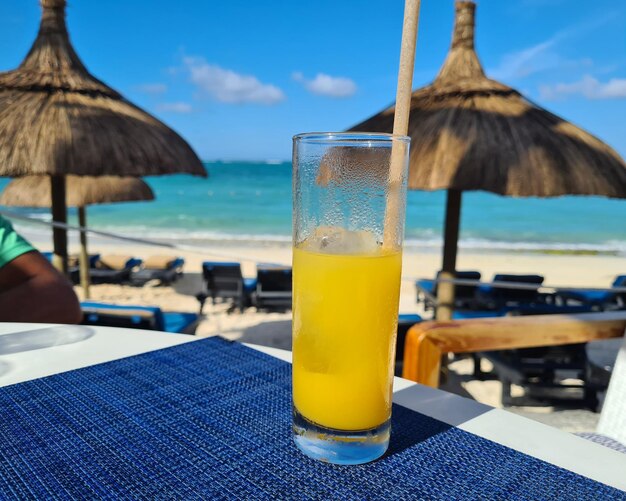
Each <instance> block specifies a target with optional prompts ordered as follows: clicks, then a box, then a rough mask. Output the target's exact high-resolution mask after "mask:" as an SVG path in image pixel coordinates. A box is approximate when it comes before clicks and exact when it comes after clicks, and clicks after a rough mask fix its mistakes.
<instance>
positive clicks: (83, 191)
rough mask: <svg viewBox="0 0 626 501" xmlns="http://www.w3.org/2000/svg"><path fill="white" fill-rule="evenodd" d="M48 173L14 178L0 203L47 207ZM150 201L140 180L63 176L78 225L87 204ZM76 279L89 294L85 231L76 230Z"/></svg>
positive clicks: (83, 220)
mask: <svg viewBox="0 0 626 501" xmlns="http://www.w3.org/2000/svg"><path fill="white" fill-rule="evenodd" d="M50 184H51V181H50V177H49V176H26V177H20V178H17V179H14V180H13V181H11V182H10V183H9V184H7V185H6V187H5V188H4V190H3V191H2V194H0V205H9V206H15V207H51V206H52V196H51V193H52V190H51V189H50ZM147 200H154V193H153V192H152V188H150V186H148V184H147V183H146V182H145V181H143V180H142V179H139V178H136V177H118V176H101V177H91V176H67V192H66V204H67V206H69V207H78V221H79V226H81V227H82V228H85V227H86V226H87V211H86V207H87V206H88V205H96V204H108V203H115V202H135V201H137V202H138V201H147ZM80 243H81V252H80V256H79V259H80V282H81V284H82V287H83V290H84V292H85V297H89V282H90V280H89V257H88V256H89V253H88V252H87V234H86V232H84V231H82V230H81V232H80Z"/></svg>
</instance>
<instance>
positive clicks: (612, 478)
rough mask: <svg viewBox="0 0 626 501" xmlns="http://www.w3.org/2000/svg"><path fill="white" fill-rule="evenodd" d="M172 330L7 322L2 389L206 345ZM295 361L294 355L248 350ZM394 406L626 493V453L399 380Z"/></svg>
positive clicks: (1, 329) (0, 341) (1, 349)
mask: <svg viewBox="0 0 626 501" xmlns="http://www.w3.org/2000/svg"><path fill="white" fill-rule="evenodd" d="M198 339H199V338H196V337H194V336H189V335H184V334H169V333H164V332H155V331H143V330H138V329H120V328H112V327H93V326H79V325H71V326H70V325H51V324H17V323H0V386H7V385H10V384H16V383H20V382H23V381H28V380H31V379H37V378H40V377H44V376H49V375H52V374H57V373H59V372H65V371H68V370H72V369H78V368H81V367H87V366H90V365H94V364H98V363H102V362H108V361H110V360H116V359H119V358H123V357H127V356H131V355H137V354H140V353H145V352H148V351H152V350H157V349H160V348H167V347H169V346H175V345H177V344H182V343H189V342H193V341H196V340H198ZM248 346H250V347H251V348H254V349H257V350H259V351H262V352H264V353H267V354H269V355H272V356H274V357H276V358H280V359H282V360H285V361H287V362H291V353H290V352H287V351H283V350H278V349H275V348H267V347H262V346H253V345H248ZM394 402H395V403H397V404H400V405H403V406H405V407H408V408H409V409H413V410H415V411H418V412H420V413H422V414H425V415H427V416H431V417H433V418H435V419H437V420H439V421H443V422H444V423H447V424H450V425H453V426H456V427H458V428H460V429H462V430H465V431H468V432H470V433H473V434H475V435H478V436H481V437H484V438H487V439H489V440H492V441H494V442H498V443H500V444H502V445H505V446H507V447H511V448H513V449H516V450H518V451H520V452H523V453H525V454H528V455H530V456H534V457H536V458H538V459H541V460H544V461H547V462H549V463H552V464H555V465H557V466H560V467H562V468H566V469H568V470H571V471H573V472H576V473H578V474H580V475H584V476H586V477H589V478H591V479H594V480H597V481H599V482H602V483H605V484H608V485H611V486H613V487H617V488H619V489H622V490H626V454H623V453H620V452H617V451H614V450H611V449H608V448H606V447H604V446H602V445H599V444H596V443H593V442H590V441H588V440H585V439H583V438H580V437H577V436H575V435H572V434H570V433H567V432H563V431H560V430H557V429H555V428H551V427H550V426H547V425H544V424H542V423H538V422H535V421H531V420H529V419H527V418H524V417H522V416H517V415H515V414H512V413H510V412H507V411H505V410H502V409H494V408H492V407H489V406H487V405H483V404H480V403H478V402H475V401H473V400H469V399H466V398H463V397H459V396H457V395H453V394H451V393H446V392H444V391H441V390H436V389H433V388H429V387H426V386H422V385H418V384H415V383H413V382H411V381H408V380H405V379H401V378H395V380H394Z"/></svg>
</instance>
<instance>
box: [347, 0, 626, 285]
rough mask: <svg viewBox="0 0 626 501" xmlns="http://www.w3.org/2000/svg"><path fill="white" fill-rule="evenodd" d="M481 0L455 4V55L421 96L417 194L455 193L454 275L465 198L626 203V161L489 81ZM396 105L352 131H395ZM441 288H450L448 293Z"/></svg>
mask: <svg viewBox="0 0 626 501" xmlns="http://www.w3.org/2000/svg"><path fill="white" fill-rule="evenodd" d="M474 11H475V4H474V2H466V1H463V2H457V3H456V21H455V26H454V33H453V37H452V46H451V48H450V52H449V53H448V56H447V58H446V60H445V62H444V64H443V67H442V68H441V70H440V71H439V74H438V75H437V77H436V78H435V81H434V82H433V83H432V84H430V85H427V86H426V87H423V88H421V89H418V90H416V91H415V92H413V95H412V97H411V111H410V118H409V135H410V136H411V154H410V173H409V187H410V188H413V189H420V190H439V189H447V190H448V205H447V215H446V232H445V233H446V234H445V237H444V238H445V241H446V242H445V247H444V265H443V271H444V272H446V271H448V272H450V273H453V272H454V261H455V260H456V240H457V236H458V219H459V211H460V204H461V198H460V197H461V195H460V192H461V191H465V190H485V191H491V192H493V193H498V194H500V195H510V196H522V197H526V196H537V197H552V196H560V195H569V194H577V195H602V196H607V197H616V198H626V164H625V163H624V161H623V160H622V159H621V158H620V156H619V155H618V154H617V153H616V152H615V151H614V150H613V149H612V148H610V147H609V146H608V145H606V144H605V143H603V142H602V141H600V140H599V139H598V138H596V137H594V136H592V135H591V134H589V133H588V132H586V131H584V130H582V129H581V128H579V127H577V126H575V125H573V124H571V123H569V122H567V121H565V120H564V119H562V118H560V117H558V116H556V115H554V114H553V113H550V112H549V111H547V110H545V109H543V108H541V107H540V106H538V105H536V104H534V103H532V102H531V101H529V100H528V99H526V98H524V96H522V95H521V94H520V93H519V92H518V91H516V90H515V89H512V88H511V87H509V86H507V85H504V84H502V83H500V82H497V81H495V80H492V79H490V78H487V76H486V75H485V72H484V70H483V68H482V66H481V64H480V62H479V60H478V56H477V54H476V52H475V50H474ZM393 113H394V107H393V106H392V107H391V108H388V109H386V110H384V111H382V112H380V113H378V114H376V115H374V116H372V117H371V118H369V119H367V120H365V121H364V122H361V123H359V124H358V125H355V126H354V127H352V128H351V129H350V130H352V131H369V132H391V131H392V129H393ZM439 290H441V288H440V289H439Z"/></svg>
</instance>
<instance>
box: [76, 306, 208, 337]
mask: <svg viewBox="0 0 626 501" xmlns="http://www.w3.org/2000/svg"><path fill="white" fill-rule="evenodd" d="M80 306H81V309H82V310H83V321H82V323H83V324H84V325H104V326H108V327H127V328H131V329H146V330H157V331H163V332H172V333H181V334H193V333H194V332H195V329H196V327H197V325H198V321H199V319H200V317H199V316H198V315H197V314H195V313H186V312H170V311H168V312H164V311H162V310H161V308H158V307H156V306H127V305H118V304H110V303H100V302H94V301H83V302H82V303H80Z"/></svg>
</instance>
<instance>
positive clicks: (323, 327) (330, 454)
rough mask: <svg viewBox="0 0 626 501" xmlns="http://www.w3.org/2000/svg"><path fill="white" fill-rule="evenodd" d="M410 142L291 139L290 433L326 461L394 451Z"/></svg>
mask: <svg viewBox="0 0 626 501" xmlns="http://www.w3.org/2000/svg"><path fill="white" fill-rule="evenodd" d="M409 141H410V140H409V138H408V137H406V136H393V135H390V134H366V133H311V134H300V135H297V136H295V137H294V146H293V168H294V175H293V188H294V190H293V197H294V198H293V203H294V207H293V247H294V248H293V416H294V417H293V433H294V440H295V442H296V444H297V446H298V447H299V448H300V450H302V451H303V452H304V453H305V454H306V455H308V456H310V457H312V458H315V459H320V460H322V461H328V462H331V463H337V464H360V463H366V462H368V461H372V460H374V459H376V458H378V457H380V456H381V455H382V454H384V453H385V451H386V450H387V446H388V444H389V435H390V419H391V394H392V382H393V363H394V359H395V339H396V332H397V323H398V301H399V294H400V275H401V268H402V238H403V234H404V215H405V207H406V184H407V168H408V155H409ZM392 153H393V155H392ZM392 158H393V167H392Z"/></svg>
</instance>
